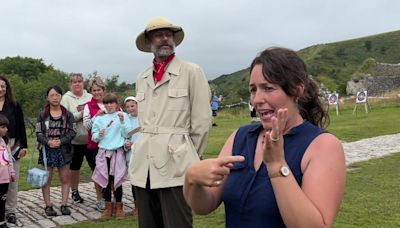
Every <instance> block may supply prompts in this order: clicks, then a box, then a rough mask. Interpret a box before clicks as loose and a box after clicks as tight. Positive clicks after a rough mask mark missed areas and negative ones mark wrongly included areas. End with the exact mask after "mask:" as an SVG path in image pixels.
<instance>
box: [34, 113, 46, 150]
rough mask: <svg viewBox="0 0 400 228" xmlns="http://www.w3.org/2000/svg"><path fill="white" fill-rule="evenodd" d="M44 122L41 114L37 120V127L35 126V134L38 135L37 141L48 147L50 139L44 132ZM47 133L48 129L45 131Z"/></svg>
mask: <svg viewBox="0 0 400 228" xmlns="http://www.w3.org/2000/svg"><path fill="white" fill-rule="evenodd" d="M43 121H44V120H42V118H41V114H39V117H38V119H37V122H36V125H35V133H36V139H37V141H38V142H39V143H40V144H42V145H48V142H49V138H48V137H47V135H46V132H43V128H42V124H44V123H43ZM45 131H46V129H45Z"/></svg>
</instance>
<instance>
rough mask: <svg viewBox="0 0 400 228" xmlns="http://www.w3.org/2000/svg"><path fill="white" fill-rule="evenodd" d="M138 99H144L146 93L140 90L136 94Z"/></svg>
mask: <svg viewBox="0 0 400 228" xmlns="http://www.w3.org/2000/svg"><path fill="white" fill-rule="evenodd" d="M136 99H137V101H139V102H140V101H143V100H144V93H141V92H138V93H137V94H136Z"/></svg>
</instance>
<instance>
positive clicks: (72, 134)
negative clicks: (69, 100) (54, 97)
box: [60, 112, 76, 145]
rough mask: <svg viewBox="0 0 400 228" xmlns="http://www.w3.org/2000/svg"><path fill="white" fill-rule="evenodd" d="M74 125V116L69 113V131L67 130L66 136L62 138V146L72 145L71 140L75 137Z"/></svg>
mask: <svg viewBox="0 0 400 228" xmlns="http://www.w3.org/2000/svg"><path fill="white" fill-rule="evenodd" d="M74 125H75V121H74V116H73V115H72V113H71V112H67V129H65V134H64V135H62V136H61V137H60V142H61V145H64V144H67V143H71V140H72V139H73V138H74V137H75V135H76V132H75V130H74Z"/></svg>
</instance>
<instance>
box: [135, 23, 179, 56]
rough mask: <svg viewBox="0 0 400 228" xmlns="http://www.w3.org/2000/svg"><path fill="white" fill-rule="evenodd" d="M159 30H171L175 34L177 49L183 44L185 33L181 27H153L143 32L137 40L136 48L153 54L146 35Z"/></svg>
mask: <svg viewBox="0 0 400 228" xmlns="http://www.w3.org/2000/svg"><path fill="white" fill-rule="evenodd" d="M157 29H171V30H172V31H173V32H174V42H175V46H176V47H177V46H178V45H179V44H180V43H182V41H183V38H184V36H185V33H184V32H183V29H182V28H181V27H179V26H170V27H165V26H160V27H153V28H151V30H147V31H143V32H141V33H140V34H139V35H138V36H137V38H136V47H137V48H138V49H139V50H140V51H143V52H151V47H150V43H149V42H147V41H146V33H148V32H150V31H154V30H157Z"/></svg>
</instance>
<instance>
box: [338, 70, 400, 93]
mask: <svg viewBox="0 0 400 228" xmlns="http://www.w3.org/2000/svg"><path fill="white" fill-rule="evenodd" d="M399 89H400V74H399V75H397V76H378V77H373V76H367V77H365V78H364V79H361V80H359V81H358V82H354V81H349V82H347V87H346V92H347V94H353V95H355V94H357V92H358V91H364V90H367V91H368V96H381V95H383V94H384V93H385V92H390V91H394V90H399Z"/></svg>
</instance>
